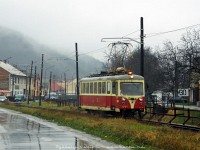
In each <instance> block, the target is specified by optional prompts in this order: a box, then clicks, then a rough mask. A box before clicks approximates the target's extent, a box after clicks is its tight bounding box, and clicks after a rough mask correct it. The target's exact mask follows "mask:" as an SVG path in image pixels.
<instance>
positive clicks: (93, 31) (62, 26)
mask: <svg viewBox="0 0 200 150" xmlns="http://www.w3.org/2000/svg"><path fill="white" fill-rule="evenodd" d="M199 6H200V1H197V0H190V1H188V0H176V1H174V0H167V1H160V0H151V1H147V0H84V1H83V0H0V20H1V21H0V22H1V24H0V26H3V27H7V28H10V29H13V30H17V31H19V32H21V33H23V34H24V35H26V36H29V37H31V38H33V39H34V40H36V41H37V42H39V43H41V44H46V45H48V46H51V47H53V48H57V50H58V51H59V52H61V53H66V52H68V53H72V54H73V53H74V51H75V42H77V43H78V49H79V53H80V54H89V55H92V56H94V57H96V58H98V59H100V60H103V59H104V55H105V54H104V53H105V51H106V50H107V46H108V44H109V42H101V39H102V38H110V37H123V36H126V35H127V36H128V37H130V38H134V39H136V40H139V35H140V31H139V30H140V17H143V18H144V34H145V35H146V38H145V39H144V42H145V46H151V47H156V46H158V45H159V46H161V45H162V43H163V42H164V41H166V40H171V41H173V42H177V41H178V40H179V39H180V36H181V34H183V33H185V32H186V31H187V29H184V30H179V31H176V32H170V33H167V34H162V35H159V36H153V37H148V35H151V33H159V32H167V31H171V30H176V29H180V28H183V27H188V26H192V25H196V24H199V23H200V22H199V20H200V13H198V9H199ZM196 27H198V26H195V27H193V28H196ZM131 43H132V45H133V46H137V43H134V42H131Z"/></svg>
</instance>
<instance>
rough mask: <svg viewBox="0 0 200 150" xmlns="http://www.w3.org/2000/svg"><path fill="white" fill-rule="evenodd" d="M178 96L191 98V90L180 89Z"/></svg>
mask: <svg viewBox="0 0 200 150" xmlns="http://www.w3.org/2000/svg"><path fill="white" fill-rule="evenodd" d="M178 96H189V89H178Z"/></svg>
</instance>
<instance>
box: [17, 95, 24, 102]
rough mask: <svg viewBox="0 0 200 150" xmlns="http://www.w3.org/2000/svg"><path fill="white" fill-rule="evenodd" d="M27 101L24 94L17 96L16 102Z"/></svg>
mask: <svg viewBox="0 0 200 150" xmlns="http://www.w3.org/2000/svg"><path fill="white" fill-rule="evenodd" d="M23 101H25V96H24V95H23V94H17V95H15V102H23Z"/></svg>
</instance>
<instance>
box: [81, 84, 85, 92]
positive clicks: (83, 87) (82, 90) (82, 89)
mask: <svg viewBox="0 0 200 150" xmlns="http://www.w3.org/2000/svg"><path fill="white" fill-rule="evenodd" d="M81 87H82V88H81V92H82V93H85V83H82V86H81Z"/></svg>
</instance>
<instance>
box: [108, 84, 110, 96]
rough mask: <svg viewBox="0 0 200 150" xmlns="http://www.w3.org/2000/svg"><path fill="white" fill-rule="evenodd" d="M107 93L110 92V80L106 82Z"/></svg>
mask: <svg viewBox="0 0 200 150" xmlns="http://www.w3.org/2000/svg"><path fill="white" fill-rule="evenodd" d="M107 94H110V82H107Z"/></svg>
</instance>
